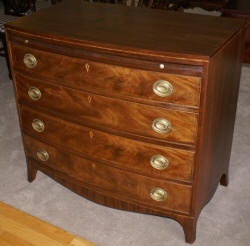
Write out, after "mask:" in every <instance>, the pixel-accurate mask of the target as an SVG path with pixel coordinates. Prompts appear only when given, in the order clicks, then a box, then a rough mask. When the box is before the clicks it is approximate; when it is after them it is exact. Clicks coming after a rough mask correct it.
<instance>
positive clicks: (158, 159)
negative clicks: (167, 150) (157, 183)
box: [150, 155, 169, 170]
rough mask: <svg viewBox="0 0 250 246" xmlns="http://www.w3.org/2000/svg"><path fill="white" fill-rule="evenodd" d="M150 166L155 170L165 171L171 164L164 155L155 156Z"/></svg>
mask: <svg viewBox="0 0 250 246" xmlns="http://www.w3.org/2000/svg"><path fill="white" fill-rule="evenodd" d="M150 164H151V166H152V167H153V168H155V169H158V170H164V169H165V168H167V166H168V164H169V162H168V159H167V158H166V157H164V156H163V155H153V156H152V157H151V159H150Z"/></svg>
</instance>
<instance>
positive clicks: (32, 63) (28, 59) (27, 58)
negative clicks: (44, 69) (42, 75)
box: [23, 53, 37, 68]
mask: <svg viewBox="0 0 250 246" xmlns="http://www.w3.org/2000/svg"><path fill="white" fill-rule="evenodd" d="M23 62H24V65H25V66H26V67H27V68H34V67H36V65H37V60H36V57H35V56H34V55H32V54H29V53H27V54H25V55H24V58H23Z"/></svg>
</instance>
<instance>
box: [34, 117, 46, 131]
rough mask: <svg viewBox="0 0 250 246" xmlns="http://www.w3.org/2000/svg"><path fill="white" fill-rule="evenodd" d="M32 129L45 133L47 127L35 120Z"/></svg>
mask: <svg viewBox="0 0 250 246" xmlns="http://www.w3.org/2000/svg"><path fill="white" fill-rule="evenodd" d="M32 128H33V129H34V130H35V131H37V132H43V131H44V129H45V125H44V123H43V122H42V121H41V120H38V119H34V120H33V122H32Z"/></svg>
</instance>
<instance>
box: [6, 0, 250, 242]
mask: <svg viewBox="0 0 250 246" xmlns="http://www.w3.org/2000/svg"><path fill="white" fill-rule="evenodd" d="M244 30H245V28H244V23H243V22H242V21H238V20H229V19H223V18H217V17H208V16H199V15H185V14H182V13H174V12H167V11H158V10H150V9H140V8H129V7H125V6H118V5H109V4H97V3H86V2H84V1H81V0H75V1H64V2H63V3H61V4H58V5H55V6H53V7H51V8H48V9H46V10H43V11H40V12H37V13H35V14H32V15H30V16H26V17H22V18H18V19H16V20H15V21H13V22H11V23H9V24H8V25H7V26H6V36H7V44H8V51H9V60H10V65H11V70H12V76H13V81H14V87H15V93H16V102H17V108H18V114H19V120H20V126H21V131H22V137H23V144H24V149H25V154H26V159H27V167H28V180H29V181H30V182H31V181H33V180H34V179H35V176H36V172H37V170H40V171H42V172H44V173H45V174H47V175H48V176H50V177H52V178H53V179H55V180H56V181H58V182H60V183H61V184H63V185H65V186H66V187H68V188H69V189H71V190H72V191H74V192H76V193H78V194H80V195H82V196H84V197H86V198H87V199H90V200H92V201H95V202H97V203H100V204H104V205H106V206H110V207H113V208H119V209H124V210H129V211H134V212H142V213H149V214H154V215H161V216H166V217H170V218H173V219H175V220H176V221H178V222H179V223H180V224H181V225H182V227H183V229H184V232H185V237H186V241H187V242H190V243H191V242H193V241H194V240H195V228H196V222H197V218H198V216H199V213H200V211H201V209H202V208H203V207H204V206H205V204H206V203H207V202H208V201H209V200H210V199H211V197H212V196H213V194H214V192H215V190H216V187H217V185H218V183H221V184H222V185H225V186H226V185H227V183H228V164H229V159H230V151H231V143H232V136H233V128H234V119H235V111H236V105H237V95H238V87H239V79H240V70H241V58H242V54H243V50H242V47H243V42H244V40H243V36H244Z"/></svg>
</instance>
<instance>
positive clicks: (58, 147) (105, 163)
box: [24, 132, 192, 186]
mask: <svg viewBox="0 0 250 246" xmlns="http://www.w3.org/2000/svg"><path fill="white" fill-rule="evenodd" d="M24 133H25V135H27V136H28V137H29V138H31V139H35V140H37V141H39V142H42V143H44V144H46V145H48V146H51V147H52V148H56V149H58V150H59V151H62V152H65V153H68V154H72V155H76V156H79V157H81V158H83V159H86V160H89V161H93V162H96V163H100V164H104V165H106V166H111V167H113V168H117V169H119V170H122V171H126V172H128V173H135V174H136V175H140V176H144V177H148V178H150V179H153V180H158V179H160V180H164V181H167V182H169V183H178V184H182V185H187V186H190V185H192V182H188V181H184V180H177V179H171V178H169V177H161V176H155V177H151V176H149V175H146V174H141V173H140V172H139V171H138V170H132V169H130V168H127V167H126V166H124V167H121V166H118V165H117V164H115V163H112V162H109V161H105V160H100V159H95V158H90V157H89V156H85V155H84V154H82V153H80V152H76V151H73V150H69V149H66V148H65V147H64V146H63V145H55V144H51V143H47V142H46V140H44V139H43V138H42V137H41V138H39V139H36V138H34V137H33V136H31V135H30V134H29V133H28V132H24ZM28 155H29V153H28ZM45 164H46V163H45Z"/></svg>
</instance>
